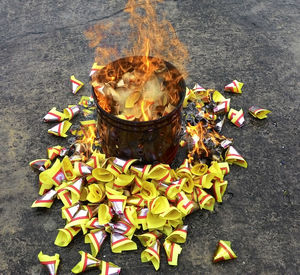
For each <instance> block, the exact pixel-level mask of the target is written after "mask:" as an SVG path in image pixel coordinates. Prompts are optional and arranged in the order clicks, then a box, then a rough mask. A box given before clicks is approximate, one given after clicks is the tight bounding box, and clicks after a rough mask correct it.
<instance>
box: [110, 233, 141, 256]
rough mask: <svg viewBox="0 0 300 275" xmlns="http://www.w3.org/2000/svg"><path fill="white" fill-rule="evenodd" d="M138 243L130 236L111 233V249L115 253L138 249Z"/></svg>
mask: <svg viewBox="0 0 300 275" xmlns="http://www.w3.org/2000/svg"><path fill="white" fill-rule="evenodd" d="M136 249H137V245H136V243H135V242H134V241H132V240H130V239H129V238H128V237H126V236H124V235H121V234H119V233H112V234H111V251H112V252H113V253H121V252H122V251H128V250H136Z"/></svg>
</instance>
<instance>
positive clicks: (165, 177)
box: [160, 173, 169, 181]
mask: <svg viewBox="0 0 300 275" xmlns="http://www.w3.org/2000/svg"><path fill="white" fill-rule="evenodd" d="M168 176H169V173H167V175H166V176H164V177H163V178H162V179H160V180H161V181H164V180H165V179H167V178H168Z"/></svg>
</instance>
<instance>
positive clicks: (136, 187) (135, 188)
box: [131, 176, 143, 195]
mask: <svg viewBox="0 0 300 275" xmlns="http://www.w3.org/2000/svg"><path fill="white" fill-rule="evenodd" d="M142 185H143V183H142V180H141V179H140V178H138V177H137V176H135V178H134V184H133V187H132V188H131V194H132V195H134V194H136V193H139V192H140V191H141V190H142Z"/></svg>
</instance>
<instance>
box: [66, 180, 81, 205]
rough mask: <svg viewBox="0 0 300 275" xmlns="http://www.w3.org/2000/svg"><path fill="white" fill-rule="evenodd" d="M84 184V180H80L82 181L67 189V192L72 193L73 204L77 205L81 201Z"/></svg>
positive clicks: (77, 181)
mask: <svg viewBox="0 0 300 275" xmlns="http://www.w3.org/2000/svg"><path fill="white" fill-rule="evenodd" d="M83 184H84V183H83V179H82V178H80V179H78V180H76V181H75V182H74V183H72V184H70V185H68V186H67V187H65V190H68V191H70V193H71V201H72V204H75V203H77V202H78V201H79V200H80V195H81V190H82V187H83Z"/></svg>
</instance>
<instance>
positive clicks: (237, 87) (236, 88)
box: [224, 80, 244, 94]
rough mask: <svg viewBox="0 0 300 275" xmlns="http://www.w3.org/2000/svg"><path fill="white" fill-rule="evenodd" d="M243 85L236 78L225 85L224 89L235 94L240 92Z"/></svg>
mask: <svg viewBox="0 0 300 275" xmlns="http://www.w3.org/2000/svg"><path fill="white" fill-rule="evenodd" d="M243 86H244V83H242V82H239V81H237V80H233V81H232V82H231V83H230V84H228V85H226V86H225V88H224V91H226V92H232V93H235V94H241V93H242V87H243Z"/></svg>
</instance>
